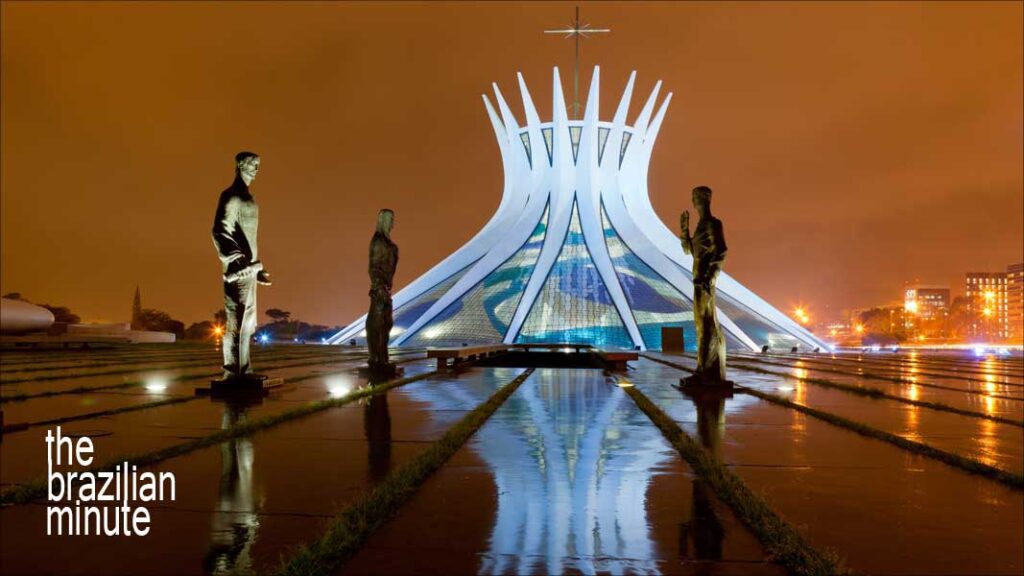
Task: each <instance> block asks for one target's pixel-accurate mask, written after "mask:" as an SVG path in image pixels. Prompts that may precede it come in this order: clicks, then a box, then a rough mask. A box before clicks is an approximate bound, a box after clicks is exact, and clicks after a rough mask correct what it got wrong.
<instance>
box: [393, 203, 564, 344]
mask: <svg viewBox="0 0 1024 576" xmlns="http://www.w3.org/2000/svg"><path fill="white" fill-rule="evenodd" d="M547 218H548V210H547V209H545V210H544V214H543V215H542V216H541V218H540V221H539V222H538V223H537V226H536V227H535V228H534V230H533V234H531V235H530V238H529V239H527V241H526V243H524V244H523V245H522V246H521V247H520V248H519V250H518V251H516V253H515V254H513V255H512V256H511V257H509V259H508V260H506V261H505V262H504V263H503V264H502V265H501V266H499V267H498V268H497V269H495V270H494V272H491V273H490V274H488V275H487V277H485V278H484V279H483V280H482V281H481V282H479V283H477V285H476V286H474V287H473V288H470V289H469V291H468V292H466V294H465V295H463V296H462V297H461V298H459V299H458V300H456V301H455V302H453V303H452V304H451V305H449V306H448V307H447V308H445V309H444V311H442V312H441V313H440V314H438V315H437V317H435V318H434V319H433V320H431V321H430V322H429V323H428V324H427V325H426V326H424V327H423V328H421V329H420V330H419V331H418V332H416V334H415V335H414V336H413V337H412V338H411V339H409V340H408V341H407V342H406V345H408V346H460V345H462V344H464V343H465V344H487V343H496V342H501V341H502V339H504V337H505V332H507V331H508V324H509V322H511V320H512V316H513V315H514V314H515V311H516V307H517V306H519V300H520V298H521V297H522V295H523V291H524V290H525V289H526V284H527V282H529V280H530V274H531V273H532V272H533V267H534V265H535V264H536V263H537V257H538V256H539V255H540V249H541V246H543V244H544V234H545V233H546V231H547Z"/></svg>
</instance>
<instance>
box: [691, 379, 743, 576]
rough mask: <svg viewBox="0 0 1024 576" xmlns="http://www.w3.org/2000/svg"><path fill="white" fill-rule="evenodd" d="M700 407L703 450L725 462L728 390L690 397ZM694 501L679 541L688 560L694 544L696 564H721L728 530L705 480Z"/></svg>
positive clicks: (698, 486) (696, 482)
mask: <svg viewBox="0 0 1024 576" xmlns="http://www.w3.org/2000/svg"><path fill="white" fill-rule="evenodd" d="M687 394H688V395H689V397H690V398H691V399H692V400H693V403H694V405H695V406H696V407H697V436H698V437H699V438H700V443H701V446H703V447H704V449H705V450H707V452H708V454H710V455H711V457H712V458H713V459H714V460H715V461H717V462H721V461H722V437H723V436H724V435H725V399H726V398H731V397H732V392H731V391H728V390H708V389H706V388H703V389H702V388H698V389H696V390H694V391H693V392H692V393H689V392H688V393H687ZM692 496H693V501H692V508H691V511H690V521H689V522H685V523H683V524H682V525H681V529H682V533H681V534H680V538H679V541H680V543H681V545H682V546H683V547H684V549H683V552H684V555H686V556H689V555H690V554H689V549H688V548H689V543H690V542H691V541H692V543H693V558H694V559H695V560H721V559H722V541H723V540H724V539H725V529H724V528H723V526H722V521H721V520H720V519H719V517H718V513H717V512H716V511H715V507H714V504H713V503H712V502H713V499H712V497H711V496H710V489H709V488H708V486H707V485H705V484H704V481H703V480H700V479H699V478H695V479H694V480H693V492H692Z"/></svg>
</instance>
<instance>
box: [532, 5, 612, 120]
mask: <svg viewBox="0 0 1024 576" xmlns="http://www.w3.org/2000/svg"><path fill="white" fill-rule="evenodd" d="M598 32H611V30H609V29H608V28H591V27H590V24H583V25H581V24H580V7H579V6H577V7H576V20H575V21H574V22H573V23H572V24H571V25H570V27H569V28H564V29H562V30H545V31H544V33H545V34H565V37H566V38H572V37H575V38H576V61H575V63H574V65H573V70H572V109H573V113H574V116H575V117H576V119H577V120H578V119H579V117H580V38H586V37H587V34H596V33H598Z"/></svg>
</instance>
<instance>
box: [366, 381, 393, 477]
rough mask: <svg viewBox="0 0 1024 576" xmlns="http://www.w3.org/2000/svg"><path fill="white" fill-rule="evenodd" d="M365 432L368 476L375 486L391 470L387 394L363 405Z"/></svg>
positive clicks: (376, 396)
mask: <svg viewBox="0 0 1024 576" xmlns="http://www.w3.org/2000/svg"><path fill="white" fill-rule="evenodd" d="M363 431H364V432H365V433H366V445H367V454H368V455H369V465H368V466H367V474H368V476H369V479H370V482H371V485H374V484H376V483H377V482H379V481H380V480H381V479H383V478H384V476H387V473H388V471H389V470H390V469H391V413H390V411H389V410H388V394H387V392H383V393H380V394H376V395H373V396H369V397H367V399H366V402H365V403H364V404H363Z"/></svg>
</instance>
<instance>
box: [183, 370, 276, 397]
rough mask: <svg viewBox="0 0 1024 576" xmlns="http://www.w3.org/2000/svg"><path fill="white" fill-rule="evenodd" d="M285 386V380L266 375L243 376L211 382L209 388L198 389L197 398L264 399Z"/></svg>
mask: <svg viewBox="0 0 1024 576" xmlns="http://www.w3.org/2000/svg"><path fill="white" fill-rule="evenodd" d="M283 384H284V378H278V377H271V376H267V375H266V374H243V375H240V376H231V377H228V378H219V379H217V380H210V387H209V388H196V396H210V397H211V398H213V399H215V400H216V399H234V398H240V399H241V398H263V397H265V396H267V395H269V394H270V391H271V390H273V389H274V388H278V387H280V386H281V385H283Z"/></svg>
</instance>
